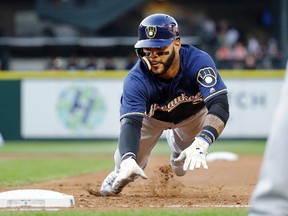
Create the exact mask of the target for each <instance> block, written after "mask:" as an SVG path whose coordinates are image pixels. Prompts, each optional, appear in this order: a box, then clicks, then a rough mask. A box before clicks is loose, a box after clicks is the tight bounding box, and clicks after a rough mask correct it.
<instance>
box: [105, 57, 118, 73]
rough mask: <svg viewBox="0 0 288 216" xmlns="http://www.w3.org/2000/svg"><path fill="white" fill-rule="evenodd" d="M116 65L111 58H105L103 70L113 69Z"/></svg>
mask: <svg viewBox="0 0 288 216" xmlns="http://www.w3.org/2000/svg"><path fill="white" fill-rule="evenodd" d="M115 69H116V65H115V62H114V60H113V59H112V58H107V59H106V60H105V65H104V70H115Z"/></svg>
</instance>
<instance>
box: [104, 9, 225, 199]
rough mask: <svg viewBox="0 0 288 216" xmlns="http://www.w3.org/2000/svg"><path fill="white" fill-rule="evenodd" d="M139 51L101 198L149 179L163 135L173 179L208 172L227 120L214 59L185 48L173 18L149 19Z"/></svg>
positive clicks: (143, 24) (127, 82)
mask: <svg viewBox="0 0 288 216" xmlns="http://www.w3.org/2000/svg"><path fill="white" fill-rule="evenodd" d="M135 50H136V53H137V55H138V57H139V59H140V60H139V61H138V62H137V63H136V64H135V66H134V67H133V68H132V69H131V70H130V71H129V73H128V75H127V77H126V78H125V81H124V84H123V93H122V97H121V108H120V121H121V126H120V127H121V128H120V136H119V140H118V148H117V150H116V152H115V154H114V162H115V169H114V170H113V171H112V172H111V173H110V174H109V175H108V176H107V177H106V178H105V179H104V181H103V183H102V186H101V188H100V194H101V195H103V196H113V195H116V194H119V193H120V192H121V191H122V189H123V188H124V187H125V186H126V185H127V184H128V183H129V182H132V181H134V180H135V179H136V178H137V177H139V176H140V177H142V178H144V179H146V178H147V176H146V174H145V173H144V171H143V170H144V168H145V167H146V165H147V162H148V158H149V155H150V153H151V151H152V149H153V147H154V146H155V145H156V143H157V141H158V139H159V137H160V136H161V134H162V133H163V131H166V138H167V142H168V145H169V147H170V149H171V156H170V164H171V166H172V169H173V171H174V173H175V175H177V176H183V175H185V173H186V171H187V170H194V169H195V168H196V169H198V168H200V167H201V166H203V168H204V169H208V166H207V163H206V154H207V149H208V147H209V146H210V145H211V144H212V143H213V142H214V141H215V140H216V139H217V137H218V136H219V135H220V134H221V132H222V131H223V129H224V127H225V125H226V122H227V120H228V118H229V105H228V98H227V88H226V86H225V84H224V83H223V80H222V79H221V77H220V75H219V73H218V71H217V69H216V66H215V64H214V62H213V60H212V59H211V57H210V56H209V55H208V54H207V53H205V52H203V51H201V50H199V49H197V48H195V47H193V46H191V45H185V44H181V40H180V36H179V29H178V24H177V22H176V20H175V19H174V18H173V17H171V16H169V15H167V14H153V15H150V16H148V17H146V18H145V19H144V20H143V21H142V22H141V23H140V25H139V28H138V42H137V43H136V44H135Z"/></svg>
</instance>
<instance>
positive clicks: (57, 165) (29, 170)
mask: <svg viewBox="0 0 288 216" xmlns="http://www.w3.org/2000/svg"><path fill="white" fill-rule="evenodd" d="M264 144H265V142H264V141H235V140H233V141H231V140H219V141H217V142H215V143H214V144H213V145H212V146H211V147H210V149H209V152H214V151H230V152H233V153H237V154H240V155H241V154H242V155H260V154H263V151H264V147H265V145H264ZM115 148H116V142H115V141H101V142H100V141H98V142H97V141H94V142H93V141H86V142H84V141H82V142H80V141H74V142H72V141H49V142H48V141H45V142H43V141H22V142H7V143H6V144H5V145H4V146H2V147H1V148H0V170H1V175H0V187H4V186H17V185H25V184H32V183H37V182H43V181H48V180H54V179H59V178H67V177H71V176H77V175H80V174H84V173H92V172H97V171H101V170H105V169H107V170H108V169H112V168H113V153H114V151H115ZM169 153H170V150H169V147H168V145H167V144H166V142H165V141H163V140H162V141H160V142H159V143H158V144H157V145H156V147H155V148H154V150H153V153H152V154H154V155H167V156H168V155H169ZM31 154H32V155H33V154H34V155H37V157H34V158H31V157H29V155H31ZM1 155H3V156H2V157H1ZM20 155H21V157H19V156H20ZM25 155H26V156H27V157H25ZM103 155H108V156H109V157H110V158H109V157H102V156H103ZM72 167H73V169H72Z"/></svg>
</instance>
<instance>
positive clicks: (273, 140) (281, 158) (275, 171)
mask: <svg viewBox="0 0 288 216" xmlns="http://www.w3.org/2000/svg"><path fill="white" fill-rule="evenodd" d="M287 107H288V62H287V65H286V75H285V80H284V83H283V88H282V96H281V97H280V103H279V104H278V108H277V109H276V112H275V115H274V117H275V118H274V122H273V123H272V126H271V131H270V134H269V137H268V140H267V146H266V149H265V155H264V159H263V164H262V167H261V172H260V178H259V180H258V183H257V185H256V188H255V190H254V192H253V194H252V198H251V201H250V205H251V207H250V212H249V216H284V215H288V187H287V182H288V169H287V164H288V157H287V153H288V133H287V132H288V112H287Z"/></svg>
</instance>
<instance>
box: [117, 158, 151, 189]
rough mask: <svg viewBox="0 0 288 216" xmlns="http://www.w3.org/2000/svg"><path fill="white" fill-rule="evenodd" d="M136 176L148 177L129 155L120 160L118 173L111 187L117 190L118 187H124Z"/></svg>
mask: <svg viewBox="0 0 288 216" xmlns="http://www.w3.org/2000/svg"><path fill="white" fill-rule="evenodd" d="M138 176H141V177H142V178H143V179H148V177H147V176H146V174H145V173H144V171H143V170H142V169H141V168H140V167H139V165H138V164H137V163H136V161H135V160H134V159H133V158H132V157H129V158H127V159H125V160H123V161H122V162H121V164H120V170H119V174H118V176H117V177H116V179H115V181H114V183H113V185H112V188H113V189H114V190H118V188H122V187H124V186H125V185H126V184H128V183H129V182H132V181H133V180H134V179H135V178H137V177H138Z"/></svg>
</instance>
